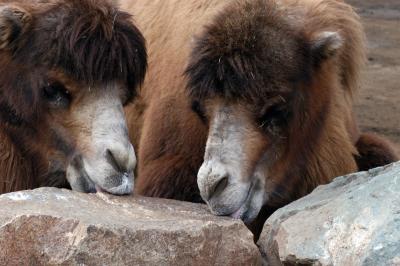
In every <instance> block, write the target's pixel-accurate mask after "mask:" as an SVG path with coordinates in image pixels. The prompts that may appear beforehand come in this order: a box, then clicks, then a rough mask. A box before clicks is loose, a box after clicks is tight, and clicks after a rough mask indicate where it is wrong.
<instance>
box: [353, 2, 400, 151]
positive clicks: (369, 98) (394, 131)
mask: <svg viewBox="0 0 400 266" xmlns="http://www.w3.org/2000/svg"><path fill="white" fill-rule="evenodd" d="M346 2H348V3H350V4H352V5H353V6H354V7H355V8H356V10H357V12H358V13H359V14H360V15H361V17H362V21H363V24H364V27H365V30H366V33H367V39H368V50H369V52H368V65H367V67H366V69H365V70H364V71H363V82H362V88H361V89H360V93H359V97H358V99H357V102H356V112H357V116H358V119H359V125H360V127H361V129H362V130H363V131H372V132H376V133H379V134H381V135H384V136H386V137H387V138H389V139H390V140H392V141H393V142H395V143H396V149H397V151H398V152H399V153H400V0H347V1H346Z"/></svg>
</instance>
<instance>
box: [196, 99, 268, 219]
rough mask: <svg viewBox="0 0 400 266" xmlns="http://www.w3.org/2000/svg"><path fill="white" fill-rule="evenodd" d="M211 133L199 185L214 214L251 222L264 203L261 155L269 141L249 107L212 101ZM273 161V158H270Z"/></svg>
mask: <svg viewBox="0 0 400 266" xmlns="http://www.w3.org/2000/svg"><path fill="white" fill-rule="evenodd" d="M204 110H208V117H209V134H208V140H207V145H206V150H205V156H204V162H203V164H202V166H201V168H200V170H199V172H198V176H197V182H198V185H199V189H200V193H201V196H202V198H203V199H204V200H205V201H206V202H207V203H208V205H209V206H210V208H211V210H212V212H213V213H215V214H217V215H229V216H232V217H234V218H241V219H243V220H244V221H252V220H253V219H254V218H256V216H257V214H258V213H259V211H260V209H261V207H262V206H263V204H264V202H265V196H266V195H265V192H264V184H265V179H266V176H265V173H263V172H261V171H260V169H259V168H260V165H262V164H263V163H264V161H263V160H262V158H264V157H265V156H266V155H264V157H263V156H262V155H263V154H264V153H266V150H267V148H269V147H270V145H269V143H270V139H269V138H268V136H266V135H264V134H263V133H262V131H261V130H260V129H259V128H257V126H256V124H255V123H254V122H253V120H252V113H251V112H250V110H247V108H246V106H242V105H238V104H231V103H229V102H226V101H222V100H213V101H210V102H209V104H208V105H207V107H205V108H204ZM268 159H270V160H271V158H268Z"/></svg>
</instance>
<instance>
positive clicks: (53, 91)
mask: <svg viewBox="0 0 400 266" xmlns="http://www.w3.org/2000/svg"><path fill="white" fill-rule="evenodd" d="M43 95H44V98H45V99H46V101H47V102H48V103H49V105H50V106H51V107H54V108H67V107H68V106H69V104H70V102H71V94H70V92H69V91H68V90H67V89H66V88H65V87H64V85H63V84H61V83H59V82H53V83H50V84H48V85H47V86H46V87H44V88H43Z"/></svg>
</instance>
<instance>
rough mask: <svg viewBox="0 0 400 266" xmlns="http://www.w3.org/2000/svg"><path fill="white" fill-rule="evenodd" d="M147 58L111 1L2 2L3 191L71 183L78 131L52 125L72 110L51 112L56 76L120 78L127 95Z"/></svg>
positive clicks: (90, 82)
mask: <svg viewBox="0 0 400 266" xmlns="http://www.w3.org/2000/svg"><path fill="white" fill-rule="evenodd" d="M146 60H147V57H146V50H145V46H144V39H143V37H142V35H141V33H140V32H139V31H138V29H137V28H136V27H135V26H134V25H133V24H132V22H131V16H130V15H129V14H127V13H124V12H121V11H120V10H118V9H117V8H116V7H115V6H114V4H113V3H112V2H111V1H107V0H98V1H95V0H68V1H63V0H49V1H39V0H38V1H32V0H29V1H28V0H26V1H25V0H19V1H4V0H3V1H0V145H1V149H0V193H4V192H10V191H15V190H21V189H28V188H34V187H37V186H43V185H55V186H66V180H65V173H64V171H65V169H63V167H65V160H66V158H67V157H68V156H70V154H71V153H72V152H73V149H74V143H73V136H65V133H62V128H61V129H60V128H57V129H56V128H54V127H53V123H54V121H58V122H60V123H64V124H65V123H67V116H68V112H66V111H64V112H61V116H60V117H58V118H57V117H56V118H54V117H52V115H50V114H49V112H48V111H49V105H48V102H46V97H44V96H45V94H44V91H43V88H45V87H46V86H48V84H49V83H51V82H52V80H53V79H54V78H55V77H58V78H59V79H60V80H61V79H64V80H68V82H70V83H74V84H75V85H76V84H85V85H86V86H89V88H90V86H95V85H98V84H103V83H107V82H111V81H118V82H120V83H121V84H123V85H124V87H126V88H127V89H126V92H125V93H126V97H125V99H126V101H129V100H130V99H132V98H133V96H134V95H135V94H136V87H137V86H138V85H139V84H140V83H141V82H142V80H143V78H144V74H145V70H146ZM75 87H76V88H78V87H79V86H75ZM98 87H99V86H98ZM76 93H78V91H76ZM68 123H69V125H67V127H73V123H72V122H68ZM74 130H79V129H76V128H75V129H74Z"/></svg>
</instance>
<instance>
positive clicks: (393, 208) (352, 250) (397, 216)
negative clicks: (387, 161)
mask: <svg viewBox="0 0 400 266" xmlns="http://www.w3.org/2000/svg"><path fill="white" fill-rule="evenodd" d="M258 245H259V247H260V250H261V252H262V253H263V257H264V259H265V260H266V264H267V265H282V264H284V265H351V266H356V265H371V266H375V265H400V163H395V164H393V165H390V166H386V167H383V168H377V169H374V170H371V171H369V172H362V173H357V174H352V175H348V176H344V177H338V178H336V179H335V180H334V181H333V182H332V183H331V184H328V185H325V186H320V187H318V188H317V189H316V190H315V191H314V192H313V193H311V194H310V195H308V196H306V197H304V198H302V199H300V200H298V201H296V202H293V203H292V204H290V205H288V206H286V207H284V208H282V209H280V210H278V211H277V212H275V213H274V214H273V215H272V216H271V217H270V218H269V219H268V220H267V222H266V224H265V225H264V230H263V232H262V234H261V237H260V240H259V242H258Z"/></svg>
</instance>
